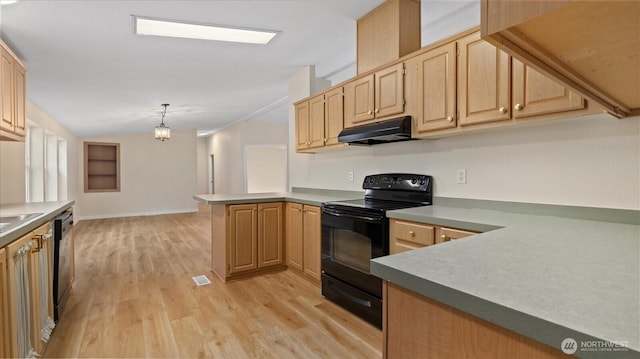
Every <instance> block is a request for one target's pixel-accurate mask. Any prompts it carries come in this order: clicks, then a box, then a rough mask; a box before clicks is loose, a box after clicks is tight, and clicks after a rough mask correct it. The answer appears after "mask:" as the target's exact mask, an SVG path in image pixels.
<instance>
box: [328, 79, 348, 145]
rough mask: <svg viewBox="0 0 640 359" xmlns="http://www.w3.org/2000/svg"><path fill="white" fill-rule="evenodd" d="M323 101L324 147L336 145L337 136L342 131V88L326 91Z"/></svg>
mask: <svg viewBox="0 0 640 359" xmlns="http://www.w3.org/2000/svg"><path fill="white" fill-rule="evenodd" d="M324 101H325V122H324V136H325V137H324V144H325V146H330V145H335V144H338V135H339V134H340V131H342V130H343V129H344V94H343V92H342V87H338V88H335V89H333V90H330V91H327V92H326V93H325V94H324Z"/></svg>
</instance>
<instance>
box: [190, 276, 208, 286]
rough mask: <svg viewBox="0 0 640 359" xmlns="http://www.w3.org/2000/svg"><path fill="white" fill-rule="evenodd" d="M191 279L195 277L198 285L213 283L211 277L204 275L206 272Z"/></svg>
mask: <svg viewBox="0 0 640 359" xmlns="http://www.w3.org/2000/svg"><path fill="white" fill-rule="evenodd" d="M191 279H193V281H194V282H196V285H197V286H198V287H199V286H201V285H207V284H211V281H210V280H209V278H207V276H206V275H204V274H203V275H199V276H195V277H192V278H191Z"/></svg>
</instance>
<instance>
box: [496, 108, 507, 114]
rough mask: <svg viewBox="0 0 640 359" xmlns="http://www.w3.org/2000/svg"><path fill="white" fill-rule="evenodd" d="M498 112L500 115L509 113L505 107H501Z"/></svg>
mask: <svg viewBox="0 0 640 359" xmlns="http://www.w3.org/2000/svg"><path fill="white" fill-rule="evenodd" d="M498 112H500V113H507V108H506V107H504V106H501V107H500V108H499V109H498Z"/></svg>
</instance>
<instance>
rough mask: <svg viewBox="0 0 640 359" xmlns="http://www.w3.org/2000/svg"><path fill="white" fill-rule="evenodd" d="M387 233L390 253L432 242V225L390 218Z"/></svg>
mask: <svg viewBox="0 0 640 359" xmlns="http://www.w3.org/2000/svg"><path fill="white" fill-rule="evenodd" d="M389 233H390V241H391V242H390V248H389V251H390V253H391V254H395V253H401V252H406V251H410V250H414V249H417V248H422V247H426V246H429V245H432V244H434V227H433V226H431V225H428V224H422V223H414V222H405V221H399V220H391V221H390V223H389Z"/></svg>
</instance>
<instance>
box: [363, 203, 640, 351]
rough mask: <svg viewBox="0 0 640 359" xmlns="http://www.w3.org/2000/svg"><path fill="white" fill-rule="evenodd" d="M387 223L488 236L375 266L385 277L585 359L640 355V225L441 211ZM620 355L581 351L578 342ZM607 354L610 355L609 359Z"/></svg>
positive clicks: (420, 211) (394, 214)
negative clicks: (602, 344) (572, 347)
mask: <svg viewBox="0 0 640 359" xmlns="http://www.w3.org/2000/svg"><path fill="white" fill-rule="evenodd" d="M387 214H388V216H389V217H390V218H396V219H403V220H409V221H416V222H422V223H430V224H436V225H442V226H448V227H454V228H460V229H467V230H472V231H482V232H485V233H481V234H477V235H474V236H471V237H467V238H463V239H458V240H455V241H450V242H446V243H442V244H438V245H435V246H429V247H425V248H421V249H417V250H413V251H409V252H403V253H399V254H396V255H391V256H386V257H380V258H376V259H374V260H372V261H371V272H372V273H373V274H374V275H376V276H378V277H380V278H383V279H385V280H389V281H391V282H393V283H396V284H398V285H400V286H402V287H405V288H407V289H410V290H412V291H414V292H416V293H419V294H422V295H424V296H426V297H429V298H432V299H435V300H437V301H440V302H442V303H445V304H448V305H450V306H452V307H454V308H457V309H459V310H462V311H464V312H467V313H470V314H472V315H474V316H477V317H480V318H483V319H485V320H488V321H490V322H493V323H495V324H497V325H499V326H501V327H504V328H507V329H510V330H513V331H515V332H518V333H520V334H522V335H525V336H527V337H530V338H533V339H535V340H538V341H540V342H543V343H546V344H547V345H549V346H551V347H554V348H558V349H559V348H560V344H561V343H562V341H563V340H564V339H565V338H573V339H575V340H576V341H577V343H578V348H579V351H578V352H577V353H576V355H578V356H581V357H585V358H588V357H602V355H603V353H604V354H607V355H612V356H613V357H637V355H638V351H639V350H640V329H639V325H640V324H639V323H640V226H638V225H634V224H620V223H611V222H600V221H593V220H581V219H569V218H560V217H552V216H544V215H529V214H515V213H508V212H502V211H497V210H487V209H473V208H458V207H446V206H440V205H434V206H427V207H418V208H410V209H403V210H396V211H390V212H388V213H387ZM592 340H607V341H613V342H623V343H624V344H626V346H627V348H628V350H626V351H613V352H606V353H605V352H602V351H581V350H580V345H581V341H592ZM607 357H608V356H607Z"/></svg>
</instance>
